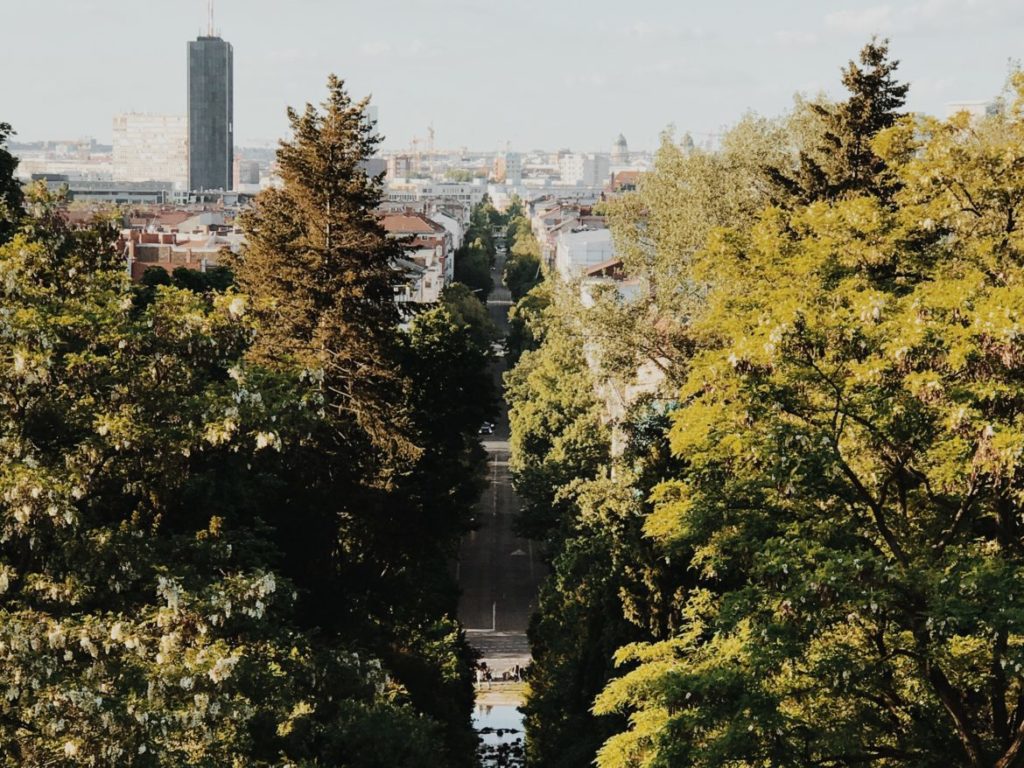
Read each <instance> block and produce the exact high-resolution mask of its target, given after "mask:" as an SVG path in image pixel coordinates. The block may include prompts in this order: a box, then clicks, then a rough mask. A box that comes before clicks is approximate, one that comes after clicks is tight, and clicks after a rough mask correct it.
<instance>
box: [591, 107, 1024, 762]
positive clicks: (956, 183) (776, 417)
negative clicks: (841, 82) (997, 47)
mask: <svg viewBox="0 0 1024 768" xmlns="http://www.w3.org/2000/svg"><path fill="white" fill-rule="evenodd" d="M1020 103H1021V102H1020V100H1019V97H1018V100H1017V102H1016V103H1015V106H1014V107H1013V108H1012V109H1011V110H1010V111H1009V112H1008V114H1005V115H1002V116H998V117H995V118H991V119H989V120H987V121H985V122H983V123H981V124H977V125H972V124H970V123H969V122H968V119H967V117H966V116H964V115H961V116H960V117H958V118H955V119H953V120H952V121H949V122H946V123H941V122H938V121H935V120H925V121H924V122H923V123H921V124H915V122H914V121H911V120H909V119H908V120H903V121H901V122H899V123H897V124H896V125H895V126H894V127H892V128H890V129H888V130H885V131H883V132H882V133H881V134H879V135H878V136H877V137H876V138H875V140H874V142H873V144H872V147H871V150H872V152H873V153H874V154H875V155H876V156H877V157H878V158H880V159H882V160H883V161H884V162H885V163H886V169H885V174H886V176H887V177H890V175H891V178H892V179H893V180H894V182H895V185H896V186H895V187H893V189H895V190H896V191H894V192H893V193H892V197H891V198H887V197H886V196H885V195H880V194H873V193H868V194H863V195H860V196H853V197H846V198H843V199H838V200H836V201H834V202H818V203H813V204H811V205H809V206H802V207H796V208H795V209H794V210H793V211H792V212H790V213H783V212H780V211H778V210H768V211H766V212H765V213H764V214H763V215H762V216H761V217H760V219H759V221H758V222H757V223H756V224H755V225H753V226H751V227H749V228H746V229H731V230H724V231H721V232H719V233H717V234H716V235H715V237H714V239H713V242H712V244H711V245H710V246H709V247H708V248H707V249H706V250H704V251H702V252H700V253H698V254H697V255H696V257H695V261H694V265H693V269H694V273H695V276H696V277H697V278H698V279H702V280H705V281H708V283H709V284H710V285H712V286H713V288H712V289H711V290H710V291H709V293H708V296H707V301H706V307H705V309H704V310H703V312H702V313H701V314H700V315H699V316H698V317H697V318H695V320H694V323H693V331H694V333H695V334H697V335H698V337H699V352H698V353H697V355H696V356H695V358H694V359H693V362H692V366H691V369H690V371H689V373H688V376H687V378H686V382H685V384H684V386H683V388H682V406H681V407H680V408H679V409H678V411H676V413H675V415H674V426H673V428H672V447H673V450H674V452H675V453H676V454H677V455H678V456H680V457H683V458H685V460H686V467H685V469H684V471H682V472H679V473H677V474H676V475H675V476H674V477H673V479H671V480H669V481H667V482H666V483H664V484H662V485H661V486H660V487H659V489H658V491H657V493H656V497H657V499H658V508H657V510H656V511H655V512H654V513H653V514H652V515H651V516H650V517H649V518H648V520H647V522H646V531H647V533H648V535H649V536H651V537H652V538H653V539H655V540H656V541H658V542H659V543H660V545H661V547H662V548H663V550H664V551H665V553H666V554H667V555H669V556H673V555H676V554H681V553H692V554H690V555H689V557H690V563H691V565H692V567H693V568H694V569H696V572H697V574H698V575H699V579H700V582H699V584H697V585H696V586H695V587H694V588H692V589H690V591H689V597H688V600H687V604H686V610H685V620H684V623H683V625H682V626H681V627H680V629H679V631H678V632H676V633H674V634H673V636H672V637H671V638H670V639H667V640H664V641H661V642H656V643H653V644H637V645H633V646H627V647H625V648H623V649H622V650H621V651H620V652H619V654H618V661H619V662H620V663H621V664H624V665H629V667H630V669H629V671H627V672H626V673H625V674H624V675H623V677H622V678H621V679H619V680H617V681H615V682H614V683H612V684H611V685H609V687H608V688H607V689H606V691H605V692H604V693H603V694H602V696H601V697H600V698H599V699H598V702H597V711H598V712H611V711H623V710H624V711H629V712H631V713H632V714H631V727H630V728H629V730H628V731H626V732H624V733H623V734H620V735H618V736H616V737H614V738H613V739H611V740H610V741H609V742H608V743H607V745H606V746H605V747H604V748H603V750H602V752H601V755H600V760H599V763H600V764H601V765H603V766H618V765H634V764H637V763H642V764H648V765H680V764H685V765H697V766H703V765H707V766H712V765H722V764H733V765H763V764H771V765H780V766H785V765H793V766H806V765H844V764H850V763H853V762H870V763H872V764H876V765H914V766H924V765H934V766H939V765H949V764H950V762H951V761H952V762H954V763H956V764H962V765H971V766H982V765H998V766H1010V765H1015V764H1017V763H1018V761H1019V759H1020V757H1019V756H1020V753H1021V749H1022V747H1024V729H1022V727H1021V725H1020V718H1021V716H1022V715H1024V712H1022V711H1021V709H1020V702H1021V700H1022V699H1021V692H1022V690H1024V679H1022V675H1021V671H1020V660H1019V659H1018V658H1017V655H1018V653H1019V648H1020V646H1021V636H1020V632H1019V629H1018V626H1019V622H1020V621H1021V618H1022V617H1021V616H1020V615H1018V613H1019V611H1018V606H1017V597H1018V596H1017V592H1018V591H1019V590H1018V589H1016V585H1017V582H1018V580H1019V579H1020V577H1021V568H1022V565H1024V562H1022V560H1021V556H1020V552H1021V551H1022V547H1021V544H1022V542H1021V540H1020V532H1019V529H1018V526H1017V523H1016V522H1015V521H1016V519H1017V516H1018V515H1019V506H1020V503H1021V498H1022V495H1021V488H1020V483H1019V474H1020V473H1019V471H1018V464H1019V460H1020V451H1019V446H1020V445H1022V444H1024V435H1022V434H1021V432H1020V430H1021V424H1022V418H1024V417H1022V411H1021V407H1022V403H1024V390H1022V389H1021V381H1024V378H1022V377H1021V371H1020V365H1021V361H1022V360H1024V355H1022V350H1020V349H1018V346H1019V344H1018V339H1017V333H1016V331H1015V330H1014V328H1015V327H1016V324H1017V322H1018V318H1017V312H1018V309H1019V308H1020V307H1021V306H1024V301H1022V300H1024V294H1022V293H1021V291H1022V287H1021V286H1022V284H1024V283H1022V279H1024V272H1022V264H1024V257H1022V253H1024V252H1022V251H1021V250H1020V242H1019V240H1020V238H1019V233H1018V232H1017V228H1016V225H1015V222H1016V221H1017V220H1018V217H1019V210H1018V206H1019V205H1020V200H1024V195H1020V194H1018V192H1015V191H1014V190H1016V189H1017V188H1018V187H1019V188H1024V177H1022V176H1021V175H1020V172H1019V167H1020V165H1019V157H1020V155H1021V152H1022V151H1024V150H1022V148H1024V128H1022V126H1024V120H1022V117H1024V116H1022V113H1021V110H1020ZM968 200H971V201H974V202H973V203H969V202H968ZM1008 222H1009V224H1008ZM1011 446H1012V447H1011Z"/></svg>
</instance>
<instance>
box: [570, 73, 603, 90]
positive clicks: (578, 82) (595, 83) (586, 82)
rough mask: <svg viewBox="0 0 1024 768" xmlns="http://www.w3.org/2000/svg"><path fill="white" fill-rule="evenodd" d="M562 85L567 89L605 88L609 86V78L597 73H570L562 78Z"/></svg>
mask: <svg viewBox="0 0 1024 768" xmlns="http://www.w3.org/2000/svg"><path fill="white" fill-rule="evenodd" d="M562 83H563V84H564V85H565V86H566V87H567V88H576V87H584V88H604V87H605V86H606V85H608V78H606V77H605V76H604V75H601V74H597V73H596V72H590V73H588V72H579V73H576V72H570V73H569V74H567V75H566V76H565V77H563V78H562Z"/></svg>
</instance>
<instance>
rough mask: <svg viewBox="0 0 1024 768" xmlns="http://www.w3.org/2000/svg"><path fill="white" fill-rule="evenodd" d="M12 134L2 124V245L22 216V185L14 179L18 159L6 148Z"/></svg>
mask: <svg viewBox="0 0 1024 768" xmlns="http://www.w3.org/2000/svg"><path fill="white" fill-rule="evenodd" d="M12 133H13V131H12V130H11V126H10V125H9V124H8V123H2V122H0V245H3V244H4V243H5V242H7V241H8V240H9V239H10V238H11V235H12V234H13V233H14V229H15V226H16V223H17V220H18V218H19V217H20V215H21V205H22V193H21V184H19V183H18V180H17V179H16V178H14V171H15V170H16V169H17V167H18V159H17V158H16V157H14V156H13V155H11V153H10V152H8V151H7V149H6V148H5V144H6V143H7V139H8V137H9V136H10V135H11V134H12Z"/></svg>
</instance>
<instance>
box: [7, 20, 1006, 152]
mask: <svg viewBox="0 0 1024 768" xmlns="http://www.w3.org/2000/svg"><path fill="white" fill-rule="evenodd" d="M0 19H2V20H3V27H4V41H3V45H2V46H0V121H7V122H10V123H12V124H13V125H14V128H15V130H17V131H18V134H19V136H18V138H19V139H21V140H25V141H31V140H36V139H56V138H75V137H81V136H94V137H96V138H97V139H100V140H102V141H109V140H110V136H111V118H112V116H113V115H114V114H115V113H117V112H124V111H140V112H166V113H179V114H183V113H184V111H185V102H186V94H185V86H186V63H185V56H186V47H185V43H186V41H187V40H189V39H193V38H194V37H195V36H196V34H197V33H199V31H200V30H201V29H202V28H203V27H204V26H205V19H206V0H0ZM216 25H217V28H218V29H219V30H220V32H221V35H222V36H223V37H224V38H225V39H226V40H228V41H229V42H231V43H232V44H233V45H234V49H235V125H236V131H235V137H236V141H237V143H239V144H243V145H245V144H255V143H265V142H271V141H273V140H275V139H276V138H277V137H278V136H280V135H282V134H283V133H284V131H285V127H286V120H285V117H284V112H285V108H286V106H288V105H302V104H304V103H305V102H306V101H309V100H315V101H319V100H320V98H321V96H322V94H323V86H324V83H325V81H326V76H327V74H328V73H329V72H332V71H333V72H336V73H337V74H338V75H340V76H341V77H343V78H344V79H345V80H346V81H347V82H348V84H349V86H350V89H351V91H352V92H353V94H354V95H357V96H361V95H365V94H367V93H372V94H373V97H374V103H376V104H377V105H378V108H379V110H380V127H381V129H382V131H383V133H385V134H386V136H387V142H386V144H385V147H386V148H395V149H398V148H402V147H406V146H408V145H409V141H410V139H411V138H412V137H413V136H419V137H425V136H426V132H427V126H428V125H429V124H430V123H431V122H432V123H433V125H434V128H435V130H436V136H437V146H438V147H459V146H469V147H474V148H479V149H497V148H500V147H503V146H505V143H506V142H511V145H512V147H513V148H517V149H531V148H539V147H544V148H558V147H563V146H564V147H573V148H576V149H602V150H606V149H607V148H608V147H609V146H610V145H611V142H612V139H613V138H614V137H615V136H616V134H618V133H619V132H620V131H621V132H622V133H624V134H625V136H626V138H627V139H628V140H629V142H630V146H631V147H634V148H649V147H654V146H655V145H656V143H657V139H658V135H659V133H660V132H661V131H662V129H664V128H665V127H666V126H668V125H669V124H675V125H676V126H677V127H678V128H679V130H680V131H682V130H689V131H691V132H692V133H693V134H694V137H695V139H696V140H697V141H698V142H703V141H704V140H706V139H707V137H708V136H709V135H711V134H714V133H716V132H718V131H719V130H720V129H721V127H722V126H724V125H728V124H731V123H732V122H734V121H735V120H736V119H737V118H738V117H739V116H740V115H741V114H742V113H743V112H744V111H746V110H755V111H757V112H760V113H762V114H769V115H774V114H778V113H780V112H782V111H784V110H785V109H786V108H787V107H788V106H789V104H790V103H791V101H792V96H793V94H794V93H795V92H798V91H800V92H811V93H813V92H817V91H819V90H825V91H827V92H829V93H831V94H834V95H839V94H840V93H841V89H840V88H839V86H838V80H839V68H840V67H841V66H842V65H843V64H844V63H845V62H846V61H847V60H848V59H849V58H851V57H852V56H854V55H855V54H856V52H857V51H858V50H859V48H860V47H861V45H862V44H863V43H864V41H865V40H867V38H868V37H869V36H870V35H871V34H872V33H874V32H879V33H882V34H884V35H888V36H889V37H891V39H892V50H893V53H894V55H895V56H897V57H898V58H899V59H901V61H902V65H901V68H900V73H901V75H902V77H903V78H904V79H906V80H908V81H910V83H911V84H912V87H911V95H910V105H909V106H910V107H911V108H912V109H915V110H921V111H928V112H934V113H940V114H941V113H943V112H944V105H945V104H946V103H947V102H949V101H955V100H967V99H983V98H988V97H990V96H992V95H994V94H996V93H997V92H998V91H999V90H1000V89H1001V87H1002V85H1003V82H1004V80H1005V77H1006V73H1007V67H1008V61H1009V60H1011V59H1017V58H1018V57H1021V56H1022V55H1024V0H915V1H913V2H911V1H907V2H903V1H899V0H893V1H892V2H888V3H877V4H876V3H873V2H870V0H869V1H868V2H862V1H861V2H858V0H756V1H755V0H745V1H744V2H740V1H739V0H717V1H715V0H703V2H699V3H698V2H692V0H619V1H617V2H612V0H560V1H559V0H545V1H544V2H541V1H540V0H514V1H513V2H509V1H508V0H505V1H503V2H488V1H485V0H361V1H360V2H356V1H355V0H277V1H276V2H271V1H270V0H217V7H216Z"/></svg>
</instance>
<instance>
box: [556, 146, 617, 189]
mask: <svg viewBox="0 0 1024 768" xmlns="http://www.w3.org/2000/svg"><path fill="white" fill-rule="evenodd" d="M610 169H611V166H610V165H609V162H608V155H602V154H600V153H588V154H582V153H576V154H572V155H563V156H562V157H561V158H559V160H558V171H559V175H560V176H561V180H562V184H566V185H568V186H583V187H603V186H604V184H605V182H607V181H608V175H609V172H610Z"/></svg>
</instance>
